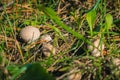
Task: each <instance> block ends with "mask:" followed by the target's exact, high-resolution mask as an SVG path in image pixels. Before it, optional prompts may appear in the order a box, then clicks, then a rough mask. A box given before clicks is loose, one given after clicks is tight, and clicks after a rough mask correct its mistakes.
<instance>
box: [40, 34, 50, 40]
mask: <svg viewBox="0 0 120 80" xmlns="http://www.w3.org/2000/svg"><path fill="white" fill-rule="evenodd" d="M41 41H45V42H50V41H52V38H51V36H50V35H48V34H45V35H43V36H42V37H41Z"/></svg>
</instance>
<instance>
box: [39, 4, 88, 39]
mask: <svg viewBox="0 0 120 80" xmlns="http://www.w3.org/2000/svg"><path fill="white" fill-rule="evenodd" d="M37 8H38V9H39V10H42V11H43V12H44V13H45V14H47V15H48V16H49V17H50V18H51V19H52V20H53V21H54V22H55V23H57V25H59V26H60V27H61V28H63V29H64V30H66V31H67V32H69V33H71V34H72V35H73V36H75V37H77V38H78V39H81V40H86V39H85V38H84V37H83V35H81V34H79V33H78V32H76V31H74V30H72V29H71V28H70V27H69V26H67V25H65V24H64V23H63V22H62V21H61V19H60V18H59V17H58V16H57V14H56V12H54V11H53V10H52V9H51V8H48V7H44V6H37Z"/></svg>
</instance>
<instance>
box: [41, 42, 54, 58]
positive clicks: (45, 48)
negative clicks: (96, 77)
mask: <svg viewBox="0 0 120 80" xmlns="http://www.w3.org/2000/svg"><path fill="white" fill-rule="evenodd" d="M42 52H43V54H44V55H45V56H47V57H49V56H50V55H55V53H56V50H55V47H54V46H53V45H51V44H50V43H43V45H42Z"/></svg>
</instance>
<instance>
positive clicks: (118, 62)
mask: <svg viewBox="0 0 120 80" xmlns="http://www.w3.org/2000/svg"><path fill="white" fill-rule="evenodd" d="M113 64H114V65H116V66H117V67H118V68H119V69H120V58H114V59H113Z"/></svg>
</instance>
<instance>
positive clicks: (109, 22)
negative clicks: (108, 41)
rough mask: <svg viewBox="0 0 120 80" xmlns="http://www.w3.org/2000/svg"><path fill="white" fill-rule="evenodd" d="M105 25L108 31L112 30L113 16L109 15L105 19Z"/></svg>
mask: <svg viewBox="0 0 120 80" xmlns="http://www.w3.org/2000/svg"><path fill="white" fill-rule="evenodd" d="M105 24H106V29H107V30H108V29H110V28H111V27H112V24H113V17H112V15H111V14H107V15H106V17H105Z"/></svg>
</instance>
